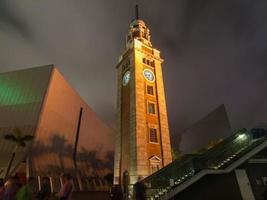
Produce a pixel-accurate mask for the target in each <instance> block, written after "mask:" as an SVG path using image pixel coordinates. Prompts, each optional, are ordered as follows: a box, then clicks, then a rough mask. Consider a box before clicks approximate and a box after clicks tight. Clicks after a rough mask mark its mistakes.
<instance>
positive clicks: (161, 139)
mask: <svg viewBox="0 0 267 200" xmlns="http://www.w3.org/2000/svg"><path fill="white" fill-rule="evenodd" d="M162 62H163V59H162V58H161V56H160V51H159V50H157V49H155V48H153V46H152V43H151V39H150V32H149V29H148V28H147V26H146V25H145V23H144V21H142V20H140V19H139V18H138V15H137V17H136V19H134V20H133V21H132V23H131V24H130V29H129V32H128V34H127V37H126V47H125V50H124V52H123V53H122V55H121V57H120V59H119V63H118V65H117V67H116V68H117V77H118V85H117V90H118V92H117V94H118V96H117V130H116V138H115V164H114V184H120V185H123V186H124V189H125V190H126V189H127V187H126V186H128V185H132V184H134V183H136V181H137V180H138V179H139V178H144V177H146V176H148V175H150V174H152V173H154V172H155V171H157V170H159V169H161V168H162V167H164V166H166V165H167V164H169V163H170V162H171V161H172V156H171V145H170V136H169V126H168V117H167V111H166V101H165V93H164V83H163V76H162V66H161V64H162Z"/></svg>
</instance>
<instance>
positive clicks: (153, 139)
mask: <svg viewBox="0 0 267 200" xmlns="http://www.w3.org/2000/svg"><path fill="white" fill-rule="evenodd" d="M149 141H150V142H155V143H157V142H158V137H157V129H155V128H149Z"/></svg>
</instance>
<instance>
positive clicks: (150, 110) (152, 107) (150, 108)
mask: <svg viewBox="0 0 267 200" xmlns="http://www.w3.org/2000/svg"><path fill="white" fill-rule="evenodd" d="M148 113H149V114H156V110H155V104H154V103H148Z"/></svg>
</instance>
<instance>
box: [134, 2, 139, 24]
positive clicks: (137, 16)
mask: <svg viewBox="0 0 267 200" xmlns="http://www.w3.org/2000/svg"><path fill="white" fill-rule="evenodd" d="M135 19H136V20H138V19H139V10H138V4H136V5H135Z"/></svg>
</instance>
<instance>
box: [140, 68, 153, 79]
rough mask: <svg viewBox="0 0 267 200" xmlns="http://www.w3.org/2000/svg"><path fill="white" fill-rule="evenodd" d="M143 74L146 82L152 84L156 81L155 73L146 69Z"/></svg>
mask: <svg viewBox="0 0 267 200" xmlns="http://www.w3.org/2000/svg"><path fill="white" fill-rule="evenodd" d="M143 73H144V77H145V78H146V80H148V81H150V82H153V81H154V80H155V76H154V73H153V72H152V71H151V70H150V69H145V70H144V72H143Z"/></svg>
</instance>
